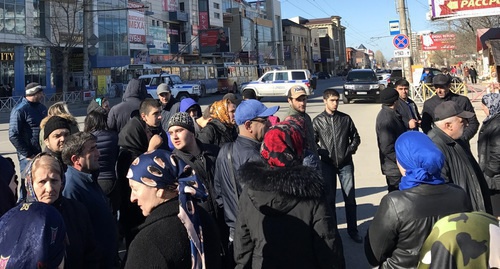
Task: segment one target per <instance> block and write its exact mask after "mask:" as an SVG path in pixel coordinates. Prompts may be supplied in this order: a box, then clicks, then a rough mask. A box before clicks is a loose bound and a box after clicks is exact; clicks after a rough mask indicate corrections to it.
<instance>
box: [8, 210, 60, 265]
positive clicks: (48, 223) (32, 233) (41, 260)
mask: <svg viewBox="0 0 500 269" xmlns="http://www.w3.org/2000/svg"><path fill="white" fill-rule="evenodd" d="M0 227H1V229H0V268H5V269H9V268H42V269H56V268H57V269H63V268H64V264H65V257H64V256H65V253H66V252H65V249H66V243H67V242H66V225H65V224H64V220H63V218H62V216H61V214H59V212H57V210H56V209H55V208H54V207H52V206H49V205H46V204H45V203H38V202H34V203H21V204H19V205H18V206H16V207H14V208H12V209H11V210H9V211H8V212H7V213H5V215H3V216H2V218H0Z"/></svg>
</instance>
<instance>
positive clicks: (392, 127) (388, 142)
mask: <svg viewBox="0 0 500 269" xmlns="http://www.w3.org/2000/svg"><path fill="white" fill-rule="evenodd" d="M398 98H399V94H398V92H397V91H396V90H395V89H394V88H387V89H385V90H383V91H382V92H381V93H380V102H381V103H382V109H381V110H380V112H379V113H378V115H377V120H376V123H375V129H376V132H377V145H378V149H379V157H380V167H381V169H382V174H383V175H385V179H386V182H387V190H388V191H389V192H391V191H395V190H398V189H399V182H400V181H401V172H399V168H398V166H397V164H396V151H395V149H394V144H395V143H396V140H397V139H398V137H399V136H400V135H401V134H402V133H404V132H406V126H405V124H404V122H403V120H402V119H401V115H399V114H398V112H397V111H396V109H395V107H396V101H397V100H398Z"/></svg>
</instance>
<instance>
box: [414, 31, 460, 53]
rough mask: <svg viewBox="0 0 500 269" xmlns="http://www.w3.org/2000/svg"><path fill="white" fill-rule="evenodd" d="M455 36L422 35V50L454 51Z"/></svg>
mask: <svg viewBox="0 0 500 269" xmlns="http://www.w3.org/2000/svg"><path fill="white" fill-rule="evenodd" d="M455 48H456V46H455V34H426V35H422V50H424V51H432V50H454V49H455Z"/></svg>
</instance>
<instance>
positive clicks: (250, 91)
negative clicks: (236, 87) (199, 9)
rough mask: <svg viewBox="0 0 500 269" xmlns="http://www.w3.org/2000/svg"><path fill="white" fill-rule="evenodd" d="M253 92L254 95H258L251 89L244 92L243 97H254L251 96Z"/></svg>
mask: <svg viewBox="0 0 500 269" xmlns="http://www.w3.org/2000/svg"><path fill="white" fill-rule="evenodd" d="M252 92H253V93H254V94H253V95H256V94H255V91H254V90H249V89H246V90H244V91H243V92H242V93H241V95H243V96H249V95H252V94H251V93H252ZM256 96H257V95H256Z"/></svg>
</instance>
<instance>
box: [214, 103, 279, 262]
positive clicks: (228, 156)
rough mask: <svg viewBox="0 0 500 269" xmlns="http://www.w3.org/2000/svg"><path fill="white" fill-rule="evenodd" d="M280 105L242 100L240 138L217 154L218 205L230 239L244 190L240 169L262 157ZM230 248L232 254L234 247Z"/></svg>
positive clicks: (237, 117)
mask: <svg viewBox="0 0 500 269" xmlns="http://www.w3.org/2000/svg"><path fill="white" fill-rule="evenodd" d="M279 108H280V107H279V106H273V107H270V108H267V107H266V106H265V105H264V104H262V103H261V102H259V101H257V100H254V99H249V100H244V101H243V102H241V103H240V104H239V105H238V107H237V108H236V112H235V116H234V118H235V120H236V124H238V129H239V134H238V137H237V138H236V141H234V142H229V143H225V144H224V145H223V146H222V147H221V149H220V151H219V155H218V156H217V162H216V166H215V178H214V180H215V182H214V187H215V192H216V195H217V204H218V205H219V207H223V208H224V219H225V222H226V224H227V226H228V227H229V241H230V242H232V241H233V239H234V237H233V234H234V228H235V225H236V218H237V216H238V199H239V196H240V195H239V194H240V193H241V190H242V186H241V183H240V176H239V173H238V170H239V169H240V167H241V166H242V165H243V164H245V163H247V162H252V161H259V160H260V158H261V157H260V146H261V143H262V140H263V139H264V134H265V133H266V131H267V129H268V128H269V127H270V126H271V124H270V122H269V121H268V117H269V116H271V115H274V113H276V112H277V111H278V110H279ZM226 240H227V238H223V242H224V241H226ZM229 251H230V252H231V253H232V249H231V248H230V249H229Z"/></svg>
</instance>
